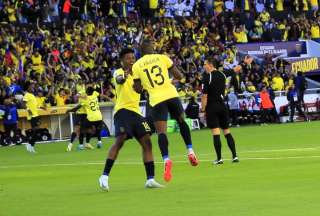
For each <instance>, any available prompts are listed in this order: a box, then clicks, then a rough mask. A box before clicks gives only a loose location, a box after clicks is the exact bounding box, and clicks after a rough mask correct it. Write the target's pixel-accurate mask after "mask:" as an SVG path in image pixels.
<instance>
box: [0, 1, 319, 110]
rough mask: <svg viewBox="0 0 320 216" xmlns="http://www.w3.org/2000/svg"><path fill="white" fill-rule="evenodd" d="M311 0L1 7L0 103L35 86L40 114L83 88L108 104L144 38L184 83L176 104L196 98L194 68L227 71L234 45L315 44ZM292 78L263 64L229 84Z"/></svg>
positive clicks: (283, 85)
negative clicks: (117, 76)
mask: <svg viewBox="0 0 320 216" xmlns="http://www.w3.org/2000/svg"><path fill="white" fill-rule="evenodd" d="M318 7H319V6H318V1H317V0H234V1H232V0H139V1H138V0H110V1H107V0H0V23H1V24H0V75H1V76H0V104H3V102H4V99H5V98H6V97H8V96H10V95H19V94H22V90H23V87H24V83H26V81H33V82H35V83H36V95H37V97H38V100H39V104H41V106H42V105H43V104H46V105H47V106H63V105H65V104H72V103H76V102H77V93H78V92H80V91H83V90H84V88H85V84H86V83H94V84H95V86H96V88H97V89H99V91H101V92H103V93H104V94H106V95H108V96H109V97H110V100H113V99H114V91H113V85H112V73H113V71H114V70H115V69H116V68H117V67H119V60H118V55H119V52H120V50H121V49H122V48H123V47H131V48H133V49H134V50H135V52H136V56H137V57H139V56H140V52H139V49H138V46H139V42H140V41H141V40H142V39H143V38H151V39H152V40H153V41H154V44H155V49H156V50H157V52H159V53H163V54H167V55H169V56H170V57H171V58H172V59H173V61H174V62H175V64H176V65H177V66H178V67H179V68H180V70H181V71H182V72H183V74H184V79H182V80H181V81H176V82H175V85H176V87H177V89H178V91H179V94H180V95H181V96H186V97H198V96H199V94H200V89H201V74H202V73H203V68H202V63H203V59H204V57H205V56H206V55H208V54H209V55H213V56H215V57H216V58H217V59H219V60H220V62H221V67H223V68H225V69H231V68H233V67H234V66H235V65H237V64H240V63H241V61H243V59H241V58H239V57H238V55H237V49H236V47H235V46H234V45H235V44H236V43H248V42H262V41H295V40H299V39H315V38H320V16H319V13H318ZM294 79H295V75H294V74H290V73H288V71H286V69H285V62H283V61H281V60H279V61H277V62H274V61H273V60H272V56H268V55H266V56H265V58H264V61H263V62H259V64H258V63H255V61H253V62H252V63H251V64H250V65H247V66H246V67H244V68H243V71H242V73H240V74H239V75H237V76H235V77H232V78H231V80H229V83H230V85H232V90H231V91H233V92H236V93H247V92H259V91H261V90H262V89H263V88H264V87H266V88H268V89H270V91H280V90H288V89H289V88H290V87H292V86H293V84H294Z"/></svg>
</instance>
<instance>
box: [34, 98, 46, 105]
mask: <svg viewBox="0 0 320 216" xmlns="http://www.w3.org/2000/svg"><path fill="white" fill-rule="evenodd" d="M36 99H37V103H38V107H39V108H40V107H45V106H46V97H36Z"/></svg>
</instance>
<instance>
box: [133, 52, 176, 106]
mask: <svg viewBox="0 0 320 216" xmlns="http://www.w3.org/2000/svg"><path fill="white" fill-rule="evenodd" d="M172 65H173V62H172V60H171V59H170V58H169V57H168V56H166V55H160V54H150V55H145V56H143V57H142V58H140V59H139V60H138V61H137V62H136V63H135V64H134V65H133V67H132V72H133V79H140V80H141V84H142V86H143V88H144V89H145V90H147V91H148V93H149V96H150V105H151V106H155V105H157V104H158V103H161V102H163V101H166V100H169V99H171V98H175V97H179V94H178V92H177V90H176V88H175V87H174V86H173V85H172V83H171V80H170V77H169V71H168V69H169V68H171V67H172Z"/></svg>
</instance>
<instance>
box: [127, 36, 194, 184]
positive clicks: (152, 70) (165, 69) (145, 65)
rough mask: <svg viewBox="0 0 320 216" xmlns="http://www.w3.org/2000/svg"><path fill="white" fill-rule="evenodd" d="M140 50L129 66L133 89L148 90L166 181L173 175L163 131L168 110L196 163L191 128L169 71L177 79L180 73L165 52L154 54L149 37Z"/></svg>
mask: <svg viewBox="0 0 320 216" xmlns="http://www.w3.org/2000/svg"><path fill="white" fill-rule="evenodd" d="M141 53H142V56H143V57H142V58H140V59H139V60H138V61H137V62H136V63H135V64H134V65H133V67H132V73H133V79H134V89H135V90H136V91H137V92H141V91H142V89H145V90H146V91H147V92H148V93H149V100H150V105H151V107H152V111H151V113H152V118H153V121H154V125H155V128H156V131H157V134H158V144H159V148H160V151H161V155H162V158H163V160H164V161H165V169H164V176H163V177H164V179H165V181H170V180H171V177H172V175H171V168H172V161H171V160H170V158H169V150H168V138H167V135H166V132H167V119H168V113H170V116H171V117H172V118H174V119H175V120H176V121H177V122H178V125H179V127H180V134H181V136H182V138H183V140H184V143H185V145H186V147H187V149H188V157H189V160H190V163H191V165H192V166H196V165H197V164H198V160H197V158H196V155H195V153H194V151H193V149H192V141H191V134H190V130H189V127H188V125H187V123H186V122H185V120H184V110H183V107H182V104H181V101H180V100H179V95H178V92H177V90H176V88H175V87H174V86H173V85H172V83H171V80H170V77H169V73H171V74H172V75H173V76H174V78H176V79H179V80H180V79H181V78H182V75H181V73H180V71H179V70H178V69H177V68H176V67H175V66H174V64H173V62H172V60H171V59H170V58H169V57H168V56H166V55H160V54H154V48H153V43H152V42H151V41H149V40H145V41H143V43H142V45H141Z"/></svg>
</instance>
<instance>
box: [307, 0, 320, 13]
mask: <svg viewBox="0 0 320 216" xmlns="http://www.w3.org/2000/svg"><path fill="white" fill-rule="evenodd" d="M309 3H310V5H311V9H312V10H313V11H317V10H318V9H319V3H318V0H309Z"/></svg>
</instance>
